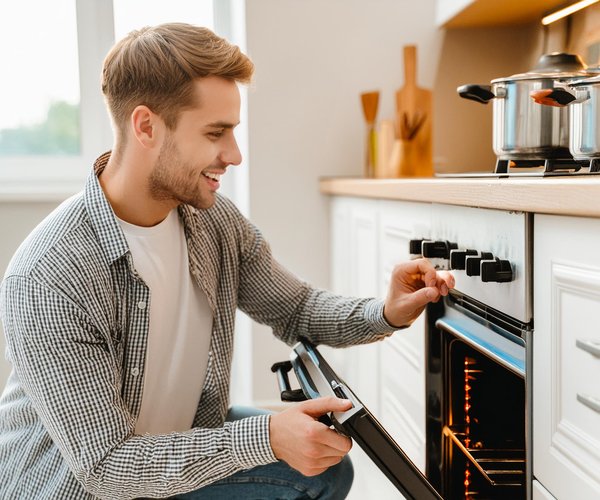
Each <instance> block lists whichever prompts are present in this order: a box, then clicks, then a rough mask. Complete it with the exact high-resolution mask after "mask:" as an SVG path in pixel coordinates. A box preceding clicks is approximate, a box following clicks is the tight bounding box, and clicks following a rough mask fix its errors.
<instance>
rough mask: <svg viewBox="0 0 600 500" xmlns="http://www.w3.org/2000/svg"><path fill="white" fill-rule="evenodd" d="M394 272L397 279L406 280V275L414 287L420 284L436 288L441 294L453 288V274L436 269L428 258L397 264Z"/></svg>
mask: <svg viewBox="0 0 600 500" xmlns="http://www.w3.org/2000/svg"><path fill="white" fill-rule="evenodd" d="M394 274H395V275H396V276H397V279H399V280H406V278H407V277H408V278H409V280H410V282H412V285H413V288H414V289H418V288H421V286H426V287H433V288H437V289H438V290H439V291H440V293H441V295H448V290H449V289H451V288H454V276H452V274H451V273H449V272H447V271H439V272H438V271H436V269H435V267H433V265H432V264H431V262H429V260H428V259H415V260H411V261H408V262H404V263H402V264H399V265H398V266H397V267H396V269H395V270H394ZM419 283H420V284H421V286H419ZM415 285H416V286H415Z"/></svg>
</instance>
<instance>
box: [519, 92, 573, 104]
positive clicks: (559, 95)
mask: <svg viewBox="0 0 600 500" xmlns="http://www.w3.org/2000/svg"><path fill="white" fill-rule="evenodd" d="M529 95H530V96H531V98H532V99H533V100H534V101H535V102H537V103H538V104H544V105H546V106H554V107H557V108H563V107H565V106H568V105H569V104H570V103H572V102H573V101H575V100H576V97H575V96H574V95H573V94H571V92H569V91H568V90H564V89H541V90H532V91H531V92H530V93H529Z"/></svg>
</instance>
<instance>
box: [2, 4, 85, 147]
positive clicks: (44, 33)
mask: <svg viewBox="0 0 600 500" xmlns="http://www.w3.org/2000/svg"><path fill="white" fill-rule="evenodd" d="M32 13H35V15H33V14H32ZM0 47H2V49H0V54H1V56H2V66H3V68H4V71H3V77H2V79H0V155H1V156H15V155H16V156H18V155H77V154H79V151H80V131H79V65H78V59H77V57H78V54H77V21H76V11H75V2H74V1H73V0H53V1H52V2H48V1H47V0H21V1H19V2H2V4H0Z"/></svg>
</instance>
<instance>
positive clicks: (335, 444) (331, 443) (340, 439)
mask: <svg viewBox="0 0 600 500" xmlns="http://www.w3.org/2000/svg"><path fill="white" fill-rule="evenodd" d="M300 408H301V410H302V411H303V412H304V413H306V414H307V415H309V416H311V417H312V418H318V417H320V416H321V415H323V414H325V413H329V412H340V411H346V410H349V409H350V408H352V403H351V402H350V401H349V400H347V399H340V398H336V397H323V398H317V399H311V400H309V401H305V402H304V403H301V405H300ZM306 437H307V439H309V440H314V441H315V442H318V443H320V444H322V445H323V446H325V447H327V448H330V449H331V450H335V453H332V454H334V455H338V454H339V453H341V454H342V455H345V454H346V453H348V452H349V451H350V448H352V440H351V439H350V438H349V437H348V436H344V435H343V434H340V433H338V432H336V431H334V430H332V429H330V428H329V427H327V426H325V425H324V424H322V423H320V422H317V421H315V422H314V425H313V426H312V427H311V428H310V430H309V431H308V433H307V436H306Z"/></svg>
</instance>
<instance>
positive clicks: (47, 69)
mask: <svg viewBox="0 0 600 500" xmlns="http://www.w3.org/2000/svg"><path fill="white" fill-rule="evenodd" d="M169 21H182V22H189V23H193V24H201V25H204V26H208V27H213V25H214V22H213V0H196V1H193V2H192V1H190V0H169V2H158V1H148V0H113V1H111V0H52V1H51V2H48V1H47V0H21V1H20V2H4V3H2V4H1V5H0V60H2V62H3V68H5V69H4V70H3V78H2V79H0V198H3V199H18V200H24V199H35V200H48V201H55V200H61V199H64V198H65V197H66V196H69V195H71V194H73V193H75V192H77V191H79V190H81V189H82V187H83V184H84V182H85V178H86V177H87V175H88V173H89V171H90V168H91V164H92V162H93V161H94V159H95V158H96V157H97V156H98V155H100V154H101V153H102V152H104V151H106V150H108V149H110V147H111V145H112V131H111V127H110V120H109V117H108V113H107V111H106V108H105V105H104V99H103V96H102V93H101V91H100V73H101V69H102V62H103V60H104V57H105V56H106V54H107V52H108V51H109V50H110V48H111V46H112V45H113V43H114V41H115V33H116V39H119V38H122V37H123V36H124V35H125V34H127V33H128V32H129V31H131V30H132V29H135V28H140V27H141V26H144V25H153V24H158V23H163V22H169Z"/></svg>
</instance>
